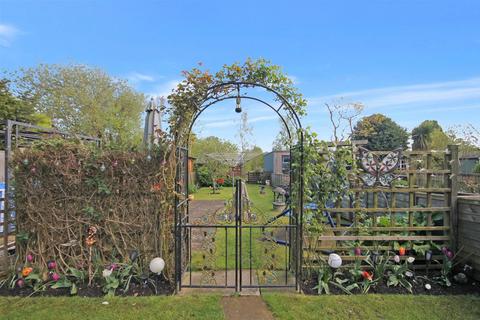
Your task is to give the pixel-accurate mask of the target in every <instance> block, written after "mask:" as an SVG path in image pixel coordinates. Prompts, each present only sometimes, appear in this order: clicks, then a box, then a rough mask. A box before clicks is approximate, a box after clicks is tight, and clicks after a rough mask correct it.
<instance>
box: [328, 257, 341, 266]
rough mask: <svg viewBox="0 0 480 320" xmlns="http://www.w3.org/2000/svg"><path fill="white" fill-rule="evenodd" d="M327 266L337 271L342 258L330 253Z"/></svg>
mask: <svg viewBox="0 0 480 320" xmlns="http://www.w3.org/2000/svg"><path fill="white" fill-rule="evenodd" d="M328 265H329V266H330V267H332V268H334V269H337V268H339V267H340V266H341V265H342V258H341V257H340V256H339V255H338V254H336V253H331V254H330V255H329V256H328Z"/></svg>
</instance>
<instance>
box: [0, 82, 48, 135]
mask: <svg viewBox="0 0 480 320" xmlns="http://www.w3.org/2000/svg"><path fill="white" fill-rule="evenodd" d="M0 120H15V121H20V122H27V123H32V124H38V125H41V126H45V127H49V126H50V121H49V119H48V117H46V116H45V115H42V114H39V113H36V112H35V109H34V108H33V106H32V105H30V104H28V103H24V102H23V101H22V100H21V99H20V98H18V97H17V96H16V95H14V94H13V93H12V91H11V89H10V80H8V79H0ZM0 125H1V124H0Z"/></svg>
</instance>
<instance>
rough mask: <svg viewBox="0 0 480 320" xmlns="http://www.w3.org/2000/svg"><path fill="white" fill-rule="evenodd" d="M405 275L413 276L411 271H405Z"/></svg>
mask: <svg viewBox="0 0 480 320" xmlns="http://www.w3.org/2000/svg"><path fill="white" fill-rule="evenodd" d="M405 275H406V276H407V277H409V278H411V277H413V272H412V271H405Z"/></svg>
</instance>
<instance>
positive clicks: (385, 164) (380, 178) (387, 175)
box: [358, 147, 402, 187]
mask: <svg viewBox="0 0 480 320" xmlns="http://www.w3.org/2000/svg"><path fill="white" fill-rule="evenodd" d="M358 149H359V151H360V164H361V165H362V168H363V170H364V171H365V173H364V174H362V175H361V176H360V178H361V179H362V181H363V183H364V184H365V185H366V186H368V187H373V186H375V185H381V186H383V187H389V186H390V185H391V183H392V181H393V180H395V179H396V175H394V174H393V173H392V172H393V171H394V170H395V169H396V168H397V167H398V165H399V164H400V159H401V157H402V149H401V148H398V149H395V150H393V151H392V152H390V153H388V154H387V155H386V156H385V157H383V158H382V159H380V157H379V156H378V155H376V154H373V153H372V152H370V150H368V149H365V148H363V147H359V148H358Z"/></svg>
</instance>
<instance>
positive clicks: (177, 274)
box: [173, 147, 181, 292]
mask: <svg viewBox="0 0 480 320" xmlns="http://www.w3.org/2000/svg"><path fill="white" fill-rule="evenodd" d="M175 153H176V154H175V159H176V161H177V163H176V164H175V206H174V216H175V217H174V220H175V221H174V228H173V229H174V232H175V246H174V248H175V250H174V251H175V290H176V291H177V292H178V291H180V280H179V279H180V271H179V270H180V263H181V258H180V253H179V250H178V245H179V239H178V235H179V221H178V220H179V219H178V204H179V201H178V200H179V197H178V175H179V170H178V168H179V164H178V161H180V160H179V158H180V149H179V148H178V147H177V149H176V150H175Z"/></svg>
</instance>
